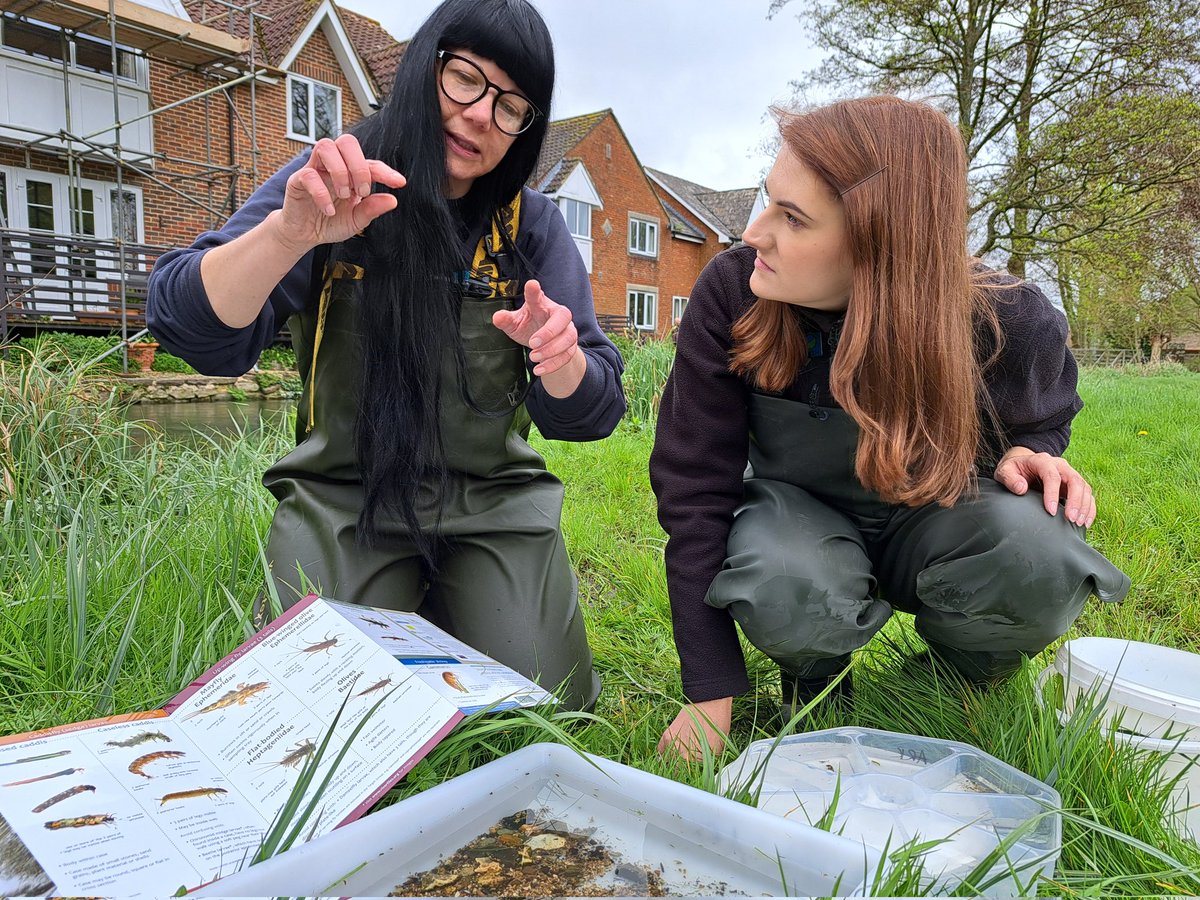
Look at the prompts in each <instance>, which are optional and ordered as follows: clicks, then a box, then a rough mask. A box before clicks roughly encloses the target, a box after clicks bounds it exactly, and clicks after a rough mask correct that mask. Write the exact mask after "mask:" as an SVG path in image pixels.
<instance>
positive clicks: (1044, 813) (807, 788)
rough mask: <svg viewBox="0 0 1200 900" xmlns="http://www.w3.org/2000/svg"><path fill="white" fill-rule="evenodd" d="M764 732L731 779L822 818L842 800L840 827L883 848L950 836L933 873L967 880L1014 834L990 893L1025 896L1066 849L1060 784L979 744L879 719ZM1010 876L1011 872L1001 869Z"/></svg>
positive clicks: (782, 805)
mask: <svg viewBox="0 0 1200 900" xmlns="http://www.w3.org/2000/svg"><path fill="white" fill-rule="evenodd" d="M772 743H773V742H772V741H757V742H755V743H753V744H751V745H750V746H749V747H748V748H747V749H746V751H745V752H744V753H743V754H742V755H741V756H740V757H738V759H736V760H734V762H732V763H730V764H729V765H728V766H726V767H725V769H724V770H723V771H722V773H721V786H722V789H723V790H724V791H725V792H726V793H729V792H730V791H731V790H733V789H735V788H736V787H737V786H739V785H741V786H744V787H745V788H748V789H749V790H750V791H752V792H753V791H758V792H759V793H758V806H759V808H760V809H763V810H766V811H767V812H772V813H775V814H776V815H779V816H783V817H785V818H788V819H796V820H799V821H802V822H812V823H815V822H817V821H818V820H820V819H821V818H822V817H824V816H825V814H826V812H827V811H828V810H829V809H830V807H831V806H832V805H833V804H834V802H835V797H836V806H835V807H834V813H833V817H832V824H831V830H832V831H833V832H834V833H835V834H840V835H842V836H844V837H848V838H851V839H853V840H855V841H860V842H861V843H862V844H864V845H865V846H866V847H868V848H872V849H874V850H875V851H877V852H880V853H882V852H883V851H884V850H885V848H886V849H887V851H888V852H889V853H891V852H894V851H895V850H896V849H897V848H898V847H899V846H900V845H902V844H904V843H907V842H909V841H913V840H917V839H919V840H920V841H932V840H937V841H940V843H938V844H937V845H936V846H934V847H933V848H932V849H930V850H929V851H927V852H926V854H925V855H924V857H923V859H922V862H923V864H924V869H925V875H926V877H927V878H929V879H930V880H931V881H936V882H937V884H938V886H939V887H941V888H945V889H949V888H951V887H953V886H955V885H957V884H959V883H960V882H961V881H962V880H963V878H965V877H966V876H967V875H968V874H969V873H970V872H972V871H973V870H974V869H975V868H976V867H977V866H978V865H979V863H980V862H982V861H983V860H984V859H985V858H986V857H987V856H988V854H990V853H992V852H993V851H994V850H996V848H997V847H998V846H999V845H1000V843H1001V841H1003V840H1004V839H1005V838H1006V837H1008V836H1009V835H1012V834H1013V832H1015V831H1019V834H1018V836H1017V837H1015V838H1014V839H1013V843H1012V844H1011V846H1009V847H1008V848H1007V851H1006V861H1005V860H1001V861H1000V862H999V864H998V865H996V866H995V867H993V868H992V870H991V871H990V872H989V874H988V877H987V878H985V879H982V880H981V881H988V880H990V879H991V878H992V877H997V878H999V879H1000V880H998V881H997V882H996V883H995V884H992V885H990V886H989V887H987V894H988V896H1015V895H1016V894H1018V893H1020V892H1021V887H1022V886H1023V885H1026V884H1029V883H1030V882H1033V881H1034V880H1035V879H1036V876H1038V875H1039V874H1044V875H1046V876H1047V877H1049V876H1051V875H1053V873H1054V865H1055V862H1056V861H1057V859H1058V856H1059V852H1060V849H1061V840H1062V838H1061V831H1060V829H1061V822H1060V816H1059V814H1058V812H1057V810H1058V809H1059V808H1060V806H1061V799H1060V797H1059V795H1058V792H1057V791H1055V790H1054V789H1053V788H1050V787H1048V786H1047V785H1045V784H1043V783H1042V782H1040V781H1037V780H1036V779H1034V778H1031V777H1029V776H1028V775H1026V774H1025V773H1024V772H1021V771H1019V770H1018V769H1014V768H1013V767H1012V766H1010V765H1008V764H1006V763H1003V762H1001V761H1000V760H998V759H996V758H995V757H992V756H989V755H988V754H986V753H984V752H983V751H982V750H979V749H978V748H977V747H972V746H970V745H969V744H962V743H958V742H956V741H942V740H936V739H933V738H926V737H918V736H915V735H906V734H897V733H894V732H887V731H877V730H874V729H869V728H834V729H829V730H826V731H816V732H812V733H809V734H802V735H795V736H792V737H786V738H783V739H782V740H781V741H779V743H778V745H777V746H776V747H775V748H774V750H773V751H772V749H771V745H772ZM1001 876H1003V877H1001Z"/></svg>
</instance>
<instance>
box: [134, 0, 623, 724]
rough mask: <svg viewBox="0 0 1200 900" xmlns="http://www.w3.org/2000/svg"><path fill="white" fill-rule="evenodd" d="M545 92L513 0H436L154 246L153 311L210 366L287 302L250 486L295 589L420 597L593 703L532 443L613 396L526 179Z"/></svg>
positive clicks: (242, 348)
mask: <svg viewBox="0 0 1200 900" xmlns="http://www.w3.org/2000/svg"><path fill="white" fill-rule="evenodd" d="M553 84H554V57H553V46H552V44H551V40H550V35H549V33H548V31H547V30H546V27H545V23H544V22H543V21H542V19H541V17H540V16H539V15H538V13H537V12H536V11H535V10H534V9H533V7H532V6H530V5H529V3H528V2H526V0H446V2H445V3H443V4H442V5H441V6H439V7H438V8H437V9H436V10H435V11H434V12H433V13H432V14H431V15H430V17H429V18H428V19H427V20H426V21H425V23H424V24H423V25H422V26H421V28H420V29H419V30H418V32H417V34H416V35H415V36H414V37H413V39H412V41H411V42H410V43H409V45H408V48H407V50H406V51H405V54H404V57H403V59H402V61H401V64H400V67H399V70H398V71H397V74H396V81H395V85H394V87H393V90H392V92H391V94H390V96H389V98H388V100H387V104H386V105H385V107H384V108H383V109H381V110H380V111H379V112H378V113H376V114H375V115H373V116H371V117H369V118H367V119H365V120H364V121H363V122H361V123H359V125H358V126H356V127H355V128H354V129H353V130H352V132H351V133H348V134H345V135H342V136H341V137H339V138H337V140H334V141H330V140H322V141H319V142H317V144H316V145H315V146H314V147H313V149H312V151H311V153H308V154H304V155H302V156H301V157H299V158H298V159H296V160H294V161H293V162H291V163H289V164H288V165H287V166H285V167H284V168H283V169H281V170H280V171H279V172H277V173H276V174H275V175H274V176H273V177H272V178H270V179H269V180H268V181H267V183H266V184H264V185H263V187H262V188H260V189H259V190H258V191H256V192H255V193H254V195H253V196H252V197H251V198H250V199H249V201H247V203H246V204H245V206H243V207H242V208H241V209H240V210H239V211H238V212H237V213H235V214H234V215H233V216H232V217H231V218H230V219H229V221H228V222H227V223H226V224H225V226H224V227H223V228H221V229H220V230H219V231H215V232H208V233H205V234H203V235H201V236H200V237H199V238H198V239H197V241H196V242H195V243H194V244H193V245H192V246H191V247H189V248H187V249H184V250H178V251H173V252H172V253H169V254H166V255H164V256H163V257H162V258H161V259H160V260H159V262H158V264H157V265H156V267H155V271H154V274H153V275H152V277H151V281H150V296H149V299H148V303H147V318H148V321H149V324H150V328H151V330H152V331H153V332H154V334H155V336H156V337H157V338H158V339H159V340H160V341H161V342H162V343H163V345H164V346H166V347H167V348H169V349H170V350H171V351H172V352H175V353H178V354H179V355H180V356H183V357H184V358H185V359H187V360H188V361H189V362H191V363H192V365H194V366H195V367H196V368H197V369H199V370H200V371H203V372H207V373H211V374H239V373H242V372H245V371H246V370H248V369H249V368H250V367H251V366H252V365H253V364H254V363H255V361H256V360H257V358H258V355H259V353H260V352H261V351H262V349H263V348H264V347H265V346H267V345H268V344H269V343H270V341H271V339H272V337H273V336H274V335H275V333H276V332H277V331H278V329H279V325H280V323H282V322H283V321H284V320H285V319H288V320H290V327H291V332H292V341H293V344H294V346H295V348H296V357H297V362H298V364H299V368H300V371H301V375H302V376H303V378H304V392H303V394H302V396H301V400H300V407H299V411H298V414H297V422H296V429H297V434H296V437H297V446H296V448H295V449H294V450H293V451H292V452H291V453H289V454H288V455H287V456H286V457H284V458H283V459H282V460H280V461H279V462H278V463H277V464H276V465H274V466H272V467H271V469H270V470H268V472H267V473H266V475H265V476H264V478H263V482H264V484H265V485H266V486H267V488H268V489H270V491H271V492H272V493H273V494H274V495H275V496H276V498H278V500H279V507H278V509H277V510H276V513H275V517H274V520H273V521H272V525H271V533H270V538H269V541H268V547H267V555H268V558H269V560H270V562H271V565H272V574H273V577H274V580H275V583H276V585H277V586H278V588H279V591H280V596H281V598H282V599H283V602H284V603H285V604H290V603H291V602H295V600H296V599H298V598H299V596H300V591H301V585H302V582H304V581H307V582H309V583H311V584H313V585H316V586H318V587H319V588H320V589H321V590H322V591H324V592H325V593H326V594H328V595H329V596H332V597H335V598H337V599H341V600H346V601H351V602H355V603H364V604H368V605H371V606H378V607H386V608H394V609H402V610H419V611H420V612H421V613H422V614H423V615H425V616H426V617H427V618H429V619H431V620H432V621H434V622H436V623H437V624H439V625H441V626H442V627H444V628H446V629H447V630H449V631H450V632H451V633H453V634H455V635H456V636H458V637H459V638H461V639H462V640H464V641H466V642H467V643H469V644H471V645H472V646H475V647H477V648H478V649H480V650H482V651H483V652H485V653H488V654H489V655H491V656H493V657H494V658H496V659H498V660H499V661H501V662H503V663H505V664H506V665H509V666H511V667H513V668H515V669H517V670H518V671H520V672H522V673H523V674H525V675H528V676H530V677H534V678H537V679H538V680H539V681H540V682H541V683H542V684H543V686H545V687H547V688H551V689H552V688H554V687H556V686H559V685H562V688H563V689H562V691H561V692H560V697H561V698H562V699H563V701H564V702H565V703H566V704H567V705H569V706H572V707H576V708H582V707H588V706H590V705H591V704H593V703H594V702H595V700H596V697H597V695H598V694H599V690H600V683H599V679H598V678H597V677H596V675H595V673H594V672H593V671H592V659H591V651H590V650H589V648H588V644H587V637H586V635H585V633H584V628H583V622H582V618H581V616H580V612H579V607H578V602H577V584H576V580H575V576H574V574H573V573H572V571H571V568H570V564H569V561H568V559H567V555H566V551H565V548H564V546H563V539H562V533H561V531H560V528H559V517H560V511H561V504H562V485H561V483H560V482H559V481H558V479H556V478H555V477H554V476H553V475H551V474H550V473H549V472H547V471H546V468H545V464H544V463H543V461H542V459H541V457H540V456H539V455H538V454H537V453H536V452H535V451H534V450H533V449H531V448H530V446H529V445H528V443H527V442H526V437H527V435H528V431H529V425H530V422H531V420H532V421H533V422H536V423H537V425H538V429H539V431H540V432H541V433H542V434H543V435H544V436H545V437H548V438H552V439H562V440H594V439H598V438H602V437H605V436H607V435H608V434H609V433H610V432H611V431H612V429H613V428H614V427H615V426H616V424H617V422H618V421H619V420H620V418H621V416H622V415H623V413H624V411H625V400H624V396H623V394H622V390H621V382H620V376H621V371H622V368H623V364H622V361H621V357H620V355H619V354H618V352H617V350H616V348H615V347H613V345H612V343H611V342H610V341H608V339H607V338H605V337H604V335H603V334H602V333H601V331H600V329H599V327H598V326H597V324H596V318H595V312H594V310H593V307H592V298H591V288H590V285H589V283H588V278H587V273H586V271H585V269H584V266H583V262H582V260H581V259H580V257H579V253H578V251H577V249H576V248H575V245H574V242H573V239H572V238H571V236H570V234H569V233H568V232H567V229H566V224H565V221H564V220H563V217H562V216H561V215H560V214H559V212H558V210H557V209H556V208H555V206H554V204H553V202H552V201H550V200H549V199H548V198H546V197H544V196H543V195H541V194H539V193H537V192H535V191H531V190H529V189H528V188H525V187H524V184H525V182H526V181H527V179H528V178H529V177H530V175H531V173H532V172H533V168H534V165H535V163H536V161H537V156H538V152H539V150H540V148H541V144H542V140H543V138H544V136H545V133H546V112H547V111H548V110H549V108H550V99H551V93H552V89H553ZM401 173H403V174H401ZM376 186H382V189H381V190H378V191H375V187H376Z"/></svg>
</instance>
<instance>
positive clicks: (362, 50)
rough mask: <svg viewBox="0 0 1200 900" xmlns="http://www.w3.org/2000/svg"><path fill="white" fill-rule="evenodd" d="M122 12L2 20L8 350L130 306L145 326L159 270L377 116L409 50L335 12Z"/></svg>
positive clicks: (26, 13)
mask: <svg viewBox="0 0 1200 900" xmlns="http://www.w3.org/2000/svg"><path fill="white" fill-rule="evenodd" d="M114 2H115V6H116V13H117V15H116V20H115V25H114V26H113V30H110V26H109V24H108V22H107V19H106V16H107V13H108V9H109V0H56V2H54V3H44V2H39V0H8V2H6V3H5V4H4V9H3V12H2V13H0V85H2V87H0V230H2V231H0V275H2V277H3V286H4V294H5V299H6V300H7V302H6V303H5V304H4V305H3V306H0V319H3V321H0V340H2V339H3V337H4V334H5V333H7V328H8V325H9V324H12V323H15V324H18V325H19V324H20V319H21V316H22V314H25V315H26V318H27V319H29V320H30V321H34V320H39V321H40V320H43V319H44V318H45V317H46V315H47V314H48V315H49V316H50V317H51V318H52V319H53V318H55V317H56V314H58V316H69V315H79V314H81V313H97V314H100V315H99V317H98V318H99V321H101V325H100V326H97V327H102V325H103V324H104V323H103V314H104V313H105V312H107V314H108V317H109V319H111V318H112V312H113V309H114V298H116V302H118V303H119V300H120V298H121V297H125V298H126V299H127V300H129V303H128V305H129V306H130V309H131V310H132V317H133V319H134V320H140V306H139V304H138V302H137V301H138V299H139V298H138V291H139V288H140V286H142V285H144V281H145V277H146V272H147V271H148V269H149V266H150V264H151V262H152V260H153V258H154V257H155V256H156V255H157V254H158V253H159V252H161V251H162V250H163V249H164V248H169V247H173V246H179V245H182V244H187V243H190V242H191V241H192V240H193V239H194V238H195V236H196V235H197V234H198V233H200V232H201V231H204V230H206V229H209V228H213V227H216V226H219V225H220V224H221V223H222V222H224V221H225V219H226V218H227V217H228V216H229V215H230V214H231V213H232V212H233V211H234V210H236V209H237V208H238V206H239V205H240V204H241V203H242V202H244V201H245V199H246V198H247V197H248V196H249V194H250V193H251V192H252V191H253V190H254V188H255V187H256V186H257V185H259V184H261V183H262V181H264V180H265V179H266V178H267V177H268V176H269V175H270V174H271V173H272V172H273V171H275V170H276V169H277V168H278V167H279V166H281V165H282V164H283V163H285V162H286V161H287V160H289V159H291V158H293V157H294V156H295V155H296V154H297V153H300V152H301V151H302V150H303V149H304V148H305V147H306V146H309V145H311V144H312V143H314V142H315V140H316V139H317V138H318V137H321V136H324V135H326V134H328V135H336V134H338V133H340V132H341V131H342V130H343V129H344V128H346V127H348V126H350V125H351V124H353V123H354V122H356V121H358V120H359V119H360V118H362V117H363V116H364V115H366V114H368V113H369V112H370V111H371V110H372V108H373V107H374V106H376V105H377V104H378V102H379V97H380V96H381V94H382V93H383V92H384V91H385V90H386V88H387V87H389V86H390V83H391V79H392V77H393V75H394V73H395V69H396V64H397V63H398V61H399V58H400V54H401V53H402V52H403V47H404V45H403V44H402V43H401V42H398V41H396V40H395V39H394V38H393V37H392V36H391V35H389V34H388V33H387V32H386V31H384V29H383V28H382V27H381V26H380V25H379V24H378V23H377V22H374V21H373V20H371V19H368V18H366V17H365V16H361V15H358V14H356V13H353V12H350V11H348V10H345V9H341V8H340V7H338V6H336V5H335V4H334V3H332V2H331V0H259V2H257V3H255V4H253V6H246V7H240V6H236V5H234V4H230V3H224V2H217V0H139V2H133V0H114ZM114 31H115V38H116V39H115V41H113V39H112V38H113V36H114ZM251 35H253V39H251V38H250V36H251ZM114 43H115V46H116V51H115V64H114V52H113V45H114ZM115 109H117V110H119V111H120V112H119V116H118V115H117V114H116V113H114V110H115ZM118 119H119V122H120V127H119V131H118V130H117V129H116V128H114V122H115V121H117V120H118ZM118 145H119V146H118ZM130 298H132V299H130ZM5 317H6V318H5ZM93 318H95V317H93ZM108 324H109V325H110V326H111V324H112V322H111V321H110V322H108Z"/></svg>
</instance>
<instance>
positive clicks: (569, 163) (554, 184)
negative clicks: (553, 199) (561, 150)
mask: <svg viewBox="0 0 1200 900" xmlns="http://www.w3.org/2000/svg"><path fill="white" fill-rule="evenodd" d="M579 162H580V161H579V160H578V159H576V158H574V157H571V156H568V157H567V158H566V159H560V160H559V161H558V162H557V163H555V164H554V165H553V166H551V168H550V171H549V172H547V173H546V175H545V180H544V181H543V182H540V183H539V182H535V184H536V185H537V189H538V190H539V191H541V192H542V193H543V194H553V193H554V192H555V191H557V190H558V189H559V188H560V187H562V186H563V184H565V183H566V180H567V179H568V178H569V177H570V175H571V173H572V172H574V171H575V167H576V166H578V165H579Z"/></svg>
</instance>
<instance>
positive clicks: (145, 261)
mask: <svg viewBox="0 0 1200 900" xmlns="http://www.w3.org/2000/svg"><path fill="white" fill-rule="evenodd" d="M167 249H168V248H166V247H154V246H150V245H149V244H133V243H125V244H124V246H122V245H121V244H119V243H118V242H116V241H100V240H96V239H94V238H88V237H70V236H66V235H61V234H50V233H46V232H36V231H16V230H14V229H8V228H4V229H0V343H2V342H4V341H6V340H7V339H8V337H9V331H10V330H11V329H14V328H21V329H29V330H36V329H44V328H69V329H71V330H75V331H89V330H90V331H121V330H125V331H135V330H137V329H139V328H142V327H144V326H145V322H146V282H147V280H148V279H149V276H150V269H151V268H152V267H153V265H154V260H155V259H157V258H158V256H159V255H160V254H162V253H165V252H166V251H167Z"/></svg>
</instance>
